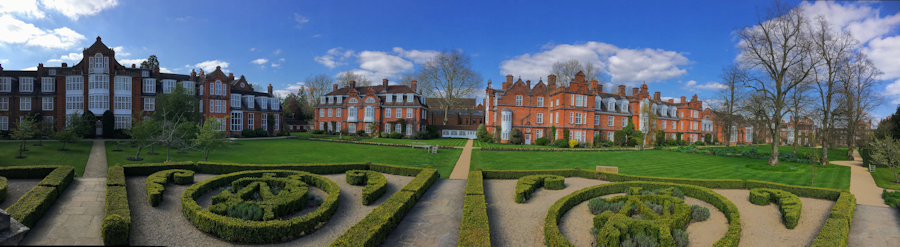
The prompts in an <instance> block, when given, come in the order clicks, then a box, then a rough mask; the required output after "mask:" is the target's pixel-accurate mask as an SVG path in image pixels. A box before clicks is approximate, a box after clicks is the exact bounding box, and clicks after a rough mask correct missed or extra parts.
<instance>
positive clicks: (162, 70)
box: [159, 67, 172, 73]
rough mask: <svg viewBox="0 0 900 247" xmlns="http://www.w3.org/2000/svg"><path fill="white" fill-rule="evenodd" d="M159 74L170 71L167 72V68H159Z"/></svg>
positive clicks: (168, 71) (169, 71)
mask: <svg viewBox="0 0 900 247" xmlns="http://www.w3.org/2000/svg"><path fill="white" fill-rule="evenodd" d="M159 72H161V73H172V71H171V70H169V69H167V68H165V67H159Z"/></svg>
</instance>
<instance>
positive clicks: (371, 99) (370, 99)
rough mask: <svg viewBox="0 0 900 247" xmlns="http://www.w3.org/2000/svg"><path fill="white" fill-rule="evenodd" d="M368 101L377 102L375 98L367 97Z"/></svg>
mask: <svg viewBox="0 0 900 247" xmlns="http://www.w3.org/2000/svg"><path fill="white" fill-rule="evenodd" d="M366 103H375V98H371V97H370V98H367V99H366Z"/></svg>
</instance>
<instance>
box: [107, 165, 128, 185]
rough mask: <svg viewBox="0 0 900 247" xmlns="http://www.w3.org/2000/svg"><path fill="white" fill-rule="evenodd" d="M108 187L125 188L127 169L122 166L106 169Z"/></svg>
mask: <svg viewBox="0 0 900 247" xmlns="http://www.w3.org/2000/svg"><path fill="white" fill-rule="evenodd" d="M106 186H125V168H124V167H122V165H116V166H113V167H110V168H109V169H106Z"/></svg>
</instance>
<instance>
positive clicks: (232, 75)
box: [228, 72, 234, 81]
mask: <svg viewBox="0 0 900 247" xmlns="http://www.w3.org/2000/svg"><path fill="white" fill-rule="evenodd" d="M228 80H231V81H233V80H234V73H231V72H228Z"/></svg>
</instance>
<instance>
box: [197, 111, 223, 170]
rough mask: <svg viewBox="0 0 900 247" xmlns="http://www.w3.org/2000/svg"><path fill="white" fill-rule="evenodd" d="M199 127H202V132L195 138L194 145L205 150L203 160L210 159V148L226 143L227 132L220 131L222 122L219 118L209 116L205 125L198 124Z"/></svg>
mask: <svg viewBox="0 0 900 247" xmlns="http://www.w3.org/2000/svg"><path fill="white" fill-rule="evenodd" d="M197 128H199V129H200V132H199V133H197V137H196V138H195V139H194V145H195V146H197V147H200V149H201V150H203V161H209V151H210V150H212V149H215V148H219V147H224V146H225V145H226V143H225V134H224V133H223V132H222V131H219V130H220V129H221V128H222V123H220V122H219V120H218V119H215V118H209V119H206V122H205V124H204V125H200V124H197Z"/></svg>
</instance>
